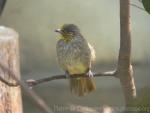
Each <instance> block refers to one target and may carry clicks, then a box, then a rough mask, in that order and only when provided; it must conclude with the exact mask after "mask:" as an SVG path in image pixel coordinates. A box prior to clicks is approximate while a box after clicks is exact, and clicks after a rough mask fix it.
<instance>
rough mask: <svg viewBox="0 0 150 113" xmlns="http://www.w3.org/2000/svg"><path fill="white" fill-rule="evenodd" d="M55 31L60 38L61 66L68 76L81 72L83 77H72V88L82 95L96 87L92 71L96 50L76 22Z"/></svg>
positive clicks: (58, 51)
mask: <svg viewBox="0 0 150 113" xmlns="http://www.w3.org/2000/svg"><path fill="white" fill-rule="evenodd" d="M55 32H57V33H59V34H60V35H61V36H60V39H59V40H58V41H57V44H56V51H57V60H58V64H59V66H60V67H61V68H62V69H63V70H64V71H65V74H66V76H67V77H70V76H76V75H78V74H81V75H83V76H88V77H81V78H73V79H72V78H71V79H69V80H70V90H71V92H72V93H73V94H75V95H77V96H79V97H81V96H85V95H87V94H89V93H90V92H92V91H94V90H95V89H96V85H95V82H94V80H93V78H92V77H93V73H92V71H91V64H92V62H93V61H94V59H95V50H94V48H93V47H92V46H91V45H90V44H89V43H88V42H87V40H86V39H85V38H84V37H83V36H82V34H81V32H80V29H79V28H78V27H77V26H76V25H75V24H64V25H63V26H62V27H61V28H60V29H56V30H55Z"/></svg>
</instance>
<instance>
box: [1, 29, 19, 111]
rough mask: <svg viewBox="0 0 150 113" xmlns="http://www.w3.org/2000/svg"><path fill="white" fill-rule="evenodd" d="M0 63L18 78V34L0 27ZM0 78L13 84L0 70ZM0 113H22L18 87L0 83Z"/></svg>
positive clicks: (6, 74) (4, 72)
mask: <svg viewBox="0 0 150 113" xmlns="http://www.w3.org/2000/svg"><path fill="white" fill-rule="evenodd" d="M0 62H1V63H3V64H4V65H6V66H7V67H8V68H9V69H10V70H12V71H13V72H14V73H15V75H16V76H17V77H19V78H20V65H19V44H18V34H17V33H16V32H15V31H14V30H12V29H10V28H6V27H2V26H0ZM0 76H1V77H3V78H4V79H5V80H7V81H9V82H15V80H14V79H13V78H12V77H11V75H9V73H8V72H7V71H6V70H3V69H1V68H0ZM0 113H22V98H21V88H20V86H16V87H11V86H8V85H6V84H5V83H3V82H1V81H0Z"/></svg>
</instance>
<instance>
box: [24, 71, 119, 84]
mask: <svg viewBox="0 0 150 113" xmlns="http://www.w3.org/2000/svg"><path fill="white" fill-rule="evenodd" d="M116 74H117V72H116V71H108V72H103V73H97V74H94V76H93V77H102V76H113V77H115V76H116ZM83 75H85V74H74V75H71V76H70V77H67V76H66V75H54V76H51V77H45V78H42V79H38V80H34V79H29V80H27V81H26V82H27V84H28V85H29V87H34V86H36V85H39V84H41V83H45V82H50V81H52V80H59V79H75V78H88V76H86V75H85V76H83Z"/></svg>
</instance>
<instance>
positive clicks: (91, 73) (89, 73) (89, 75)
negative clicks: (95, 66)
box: [86, 70, 94, 77]
mask: <svg viewBox="0 0 150 113" xmlns="http://www.w3.org/2000/svg"><path fill="white" fill-rule="evenodd" d="M86 75H87V76H88V77H93V76H94V73H93V72H92V71H90V70H89V71H88V72H87V73H86Z"/></svg>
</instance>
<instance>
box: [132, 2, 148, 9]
mask: <svg viewBox="0 0 150 113" xmlns="http://www.w3.org/2000/svg"><path fill="white" fill-rule="evenodd" d="M130 5H131V6H133V7H136V8H138V9H140V10H142V11H146V10H145V9H144V8H141V7H140V6H138V5H136V4H132V3H130Z"/></svg>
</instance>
